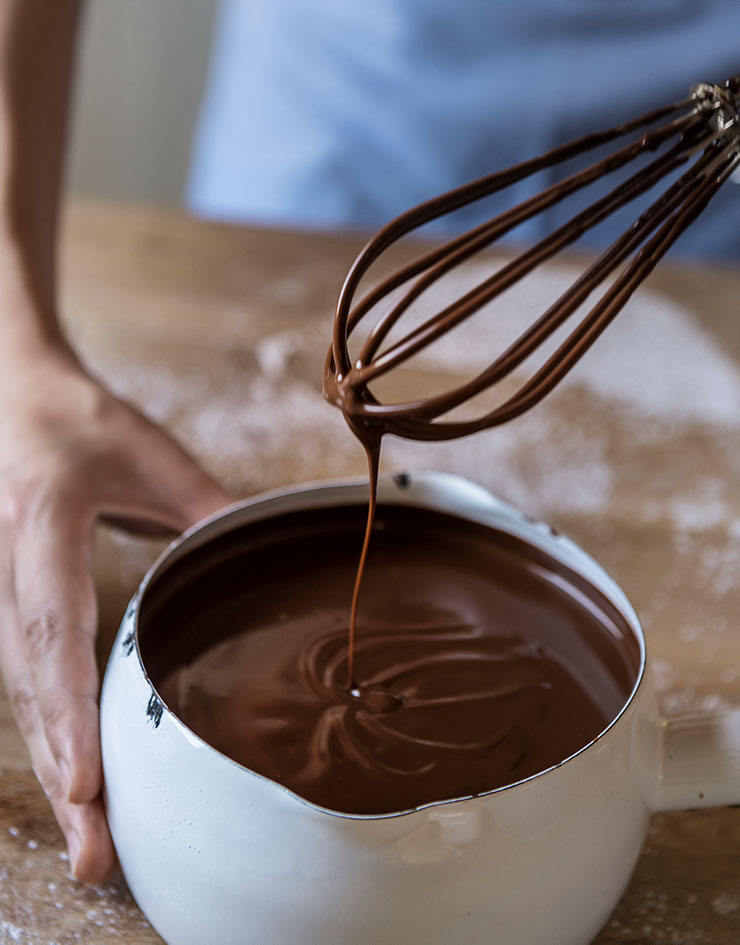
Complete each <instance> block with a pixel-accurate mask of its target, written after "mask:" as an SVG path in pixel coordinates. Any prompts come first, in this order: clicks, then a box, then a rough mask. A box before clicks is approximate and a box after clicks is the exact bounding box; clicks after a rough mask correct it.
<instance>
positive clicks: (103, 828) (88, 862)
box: [51, 797, 117, 884]
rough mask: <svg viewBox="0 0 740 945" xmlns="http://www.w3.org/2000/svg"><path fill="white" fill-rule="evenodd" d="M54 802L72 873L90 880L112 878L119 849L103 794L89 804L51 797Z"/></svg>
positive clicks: (87, 880) (84, 881)
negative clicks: (108, 818) (106, 811)
mask: <svg viewBox="0 0 740 945" xmlns="http://www.w3.org/2000/svg"><path fill="white" fill-rule="evenodd" d="M51 806H52V808H53V810H54V815H55V817H56V819H57V821H58V822H59V825H60V827H61V828H62V830H63V831H64V836H65V838H66V840H67V849H68V850H69V866H70V870H71V872H72V873H73V875H74V876H76V877H77V878H78V879H80V880H82V882H83V883H90V884H97V883H103V882H105V881H106V880H107V879H110V877H111V875H112V874H113V872H114V871H115V869H116V862H117V861H116V851H115V848H114V846H113V841H112V839H111V836H110V832H109V830H108V824H107V823H106V820H105V812H104V810H103V802H102V800H101V798H100V797H97V798H96V799H95V800H94V801H92V802H91V803H89V804H68V803H66V802H64V801H59V800H54V799H52V801H51Z"/></svg>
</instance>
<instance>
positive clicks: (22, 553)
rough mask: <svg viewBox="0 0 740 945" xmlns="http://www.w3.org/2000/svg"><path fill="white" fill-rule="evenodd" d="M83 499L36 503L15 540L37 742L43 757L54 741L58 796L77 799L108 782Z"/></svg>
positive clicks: (19, 626)
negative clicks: (103, 756)
mask: <svg viewBox="0 0 740 945" xmlns="http://www.w3.org/2000/svg"><path fill="white" fill-rule="evenodd" d="M82 506H83V503H82V502H81V501H80V499H79V497H71V496H57V497H55V498H54V499H51V500H48V501H45V502H43V501H39V502H37V503H35V509H34V514H33V515H32V516H29V518H28V520H27V523H26V524H25V527H24V528H22V529H21V531H20V533H18V534H17V535H16V536H15V541H14V547H13V586H12V591H13V596H14V600H15V612H16V620H15V634H16V636H17V639H16V646H17V647H18V648H19V649H20V651H21V652H22V653H23V655H24V657H25V660H26V665H27V667H28V673H29V675H30V681H31V686H32V691H33V693H34V694H35V699H36V706H37V711H38V714H39V716H40V719H41V725H42V731H41V732H39V731H38V729H37V727H34V728H33V729H32V731H31V733H30V735H29V736H28V741H29V748H30V750H31V753H32V756H33V760H34V764H37V758H39V759H41V758H42V757H43V744H42V741H43V742H45V743H46V745H47V746H48V750H49V752H50V753H51V757H52V759H53V762H54V764H55V766H56V784H55V786H54V791H53V794H52V796H54V797H59V798H62V799H64V800H66V801H69V802H71V803H73V804H82V803H87V802H90V801H92V800H93V799H94V798H95V797H97V795H98V793H99V791H100V786H101V782H102V771H101V761H100V744H99V735H98V709H97V695H98V671H97V666H96V662H95V652H94V637H95V621H96V607H95V592H94V587H93V583H92V578H91V574H90V558H91V544H92V538H91V532H92V522H91V521H90V518H89V513H87V514H86V513H85V512H84V511H83V509H82ZM39 773H41V772H39ZM42 783H43V782H42ZM44 786H45V787H46V783H44ZM50 793H51V792H50Z"/></svg>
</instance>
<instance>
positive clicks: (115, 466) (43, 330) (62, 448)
mask: <svg viewBox="0 0 740 945" xmlns="http://www.w3.org/2000/svg"><path fill="white" fill-rule="evenodd" d="M79 16H80V2H79V0H54V2H49V0H0V670H1V671H2V676H3V680H4V682H5V686H6V689H7V692H8V697H9V699H10V702H11V705H12V708H13V711H14V714H15V716H16V719H17V721H18V725H19V727H20V729H21V732H22V733H23V736H24V738H25V739H26V742H27V744H28V748H29V751H30V754H31V759H32V763H33V766H34V770H35V771H36V774H37V776H38V778H39V780H40V781H41V784H42V786H43V787H44V790H45V791H46V793H47V795H48V796H49V799H50V801H51V804H52V806H53V808H54V812H55V814H56V817H57V819H58V821H59V823H60V825H61V827H62V829H63V831H64V833H65V836H66V838H67V844H68V847H69V851H70V866H71V869H72V871H73V872H74V873H75V874H76V875H77V876H79V877H80V878H82V879H84V880H85V881H88V882H97V881H100V880H102V879H103V878H105V876H106V875H107V874H108V873H109V872H110V870H111V869H112V867H113V865H114V862H115V854H114V851H113V847H112V843H111V840H110V836H109V834H108V830H107V826H106V824H105V817H104V815H103V808H102V804H101V800H100V789H101V780H102V774H101V763H100V748H99V738H98V710H97V696H98V685H99V680H98V674H97V667H96V664H95V658H94V648H93V641H94V637H95V627H96V610H95V594H94V587H93V583H92V578H91V573H90V568H91V560H92V541H93V530H94V525H95V522H96V520H97V519H99V518H101V517H107V518H113V519H116V520H124V521H129V522H131V523H142V522H144V523H149V524H150V525H158V526H164V527H166V528H167V529H172V530H181V529H182V528H184V527H186V526H187V525H189V524H191V523H192V522H193V521H195V520H197V519H198V518H200V517H202V516H203V515H206V514H208V513H210V512H212V511H214V510H216V509H217V508H219V507H220V506H221V505H223V504H224V503H225V502H226V501H227V497H226V496H225V494H224V493H223V492H222V491H221V490H220V489H219V488H218V487H217V486H216V484H215V483H214V482H213V481H212V480H210V479H209V478H208V477H207V476H206V475H205V474H204V473H203V472H202V471H201V470H200V469H199V468H198V467H197V466H196V465H195V464H194V463H193V462H192V461H191V460H190V459H189V458H188V457H187V455H186V454H185V453H184V452H183V451H182V450H181V449H180V447H178V446H177V445H176V444H175V443H174V442H173V441H172V440H171V439H170V438H169V437H167V436H166V435H165V434H164V433H163V432H162V431H160V430H159V429H158V428H157V427H155V426H154V425H153V424H151V423H149V422H148V421H147V420H146V419H145V418H144V417H143V416H142V415H141V414H139V413H138V412H136V411H135V410H133V409H132V408H131V407H129V406H128V405H126V404H124V403H122V402H121V401H119V400H117V399H116V398H114V397H113V396H112V395H111V394H110V393H108V392H107V391H106V390H105V389H104V388H103V387H102V386H101V385H99V384H98V383H96V382H95V381H94V380H93V379H92V378H91V377H90V376H89V375H88V374H87V373H86V372H85V370H84V369H83V367H82V366H81V365H80V363H79V361H78V360H77V358H76V357H75V355H74V353H73V351H72V350H71V348H70V347H69V345H68V344H67V342H66V340H65V338H64V336H63V333H62V331H61V329H60V327H59V324H58V320H57V302H56V239H57V219H58V206H59V190H60V180H61V176H62V167H63V155H64V143H65V134H66V125H67V113H68V107H69V93H70V86H71V75H72V67H73V60H74V51H75V40H76V31H77V23H78V20H79Z"/></svg>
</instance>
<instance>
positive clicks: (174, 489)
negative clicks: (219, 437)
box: [100, 426, 234, 532]
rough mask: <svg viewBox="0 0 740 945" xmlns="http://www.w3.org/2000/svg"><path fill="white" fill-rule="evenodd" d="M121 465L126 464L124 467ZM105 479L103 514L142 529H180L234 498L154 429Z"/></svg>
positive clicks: (187, 526) (180, 448)
mask: <svg viewBox="0 0 740 945" xmlns="http://www.w3.org/2000/svg"><path fill="white" fill-rule="evenodd" d="M121 463H123V464H124V465H123V466H122V465H121ZM116 465H117V468H116V469H115V470H110V472H111V473H112V475H108V476H105V477H104V481H105V483H106V487H105V490H104V495H103V496H102V501H101V510H100V511H101V513H102V514H103V515H104V516H105V518H107V519H109V520H110V519H117V520H125V521H126V522H127V523H128V524H129V525H132V524H135V525H136V526H138V527H139V528H141V529H149V530H151V525H152V524H153V523H156V525H159V526H164V527H165V528H166V529H170V530H173V531H177V532H179V531H182V530H183V529H185V528H189V527H190V526H191V525H192V524H194V523H195V522H197V521H199V520H200V519H201V518H205V517H206V516H208V515H213V514H214V513H215V512H217V511H219V510H220V509H222V508H223V507H224V506H225V505H228V504H229V503H231V502H233V501H234V496H232V495H230V494H229V493H228V492H226V491H225V490H224V489H223V488H222V487H221V486H220V485H219V484H218V483H217V482H216V481H215V480H214V479H213V478H212V477H211V476H210V475H209V474H208V473H207V472H205V470H204V469H202V467H201V466H200V465H198V463H196V462H195V460H194V459H192V457H190V456H189V455H188V453H186V451H185V450H184V449H183V448H182V447H181V446H180V445H179V444H178V443H177V442H175V440H173V439H172V438H171V437H170V436H169V435H167V434H166V433H164V432H163V431H161V430H159V429H158V428H156V427H153V426H152V427H150V428H149V430H148V431H147V435H146V436H145V437H144V438H143V441H142V442H140V443H138V444H136V445H135V446H134V447H133V448H130V449H129V450H128V452H127V453H126V454H125V456H124V457H123V458H121V456H120V454H119V457H118V463H117V464H116Z"/></svg>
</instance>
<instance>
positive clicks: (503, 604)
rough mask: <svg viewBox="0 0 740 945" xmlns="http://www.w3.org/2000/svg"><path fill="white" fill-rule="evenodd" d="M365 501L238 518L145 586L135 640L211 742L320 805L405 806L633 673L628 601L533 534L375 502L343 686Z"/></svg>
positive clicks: (462, 781) (455, 785) (533, 758)
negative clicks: (607, 593) (597, 585)
mask: <svg viewBox="0 0 740 945" xmlns="http://www.w3.org/2000/svg"><path fill="white" fill-rule="evenodd" d="M363 517H364V512H363V510H362V509H361V508H359V507H347V508H335V509H328V510H327V509H321V510H311V511H307V512H296V513H292V514H289V515H285V516H282V517H279V518H275V519H270V520H268V521H265V522H258V523H255V524H252V525H249V526H246V527H244V528H242V529H240V530H238V531H236V532H234V533H231V534H229V535H227V536H224V537H222V538H220V539H218V540H216V541H214V542H211V543H210V544H209V545H208V546H207V547H206V548H204V549H202V550H197V551H194V552H192V553H191V554H189V555H188V556H186V557H185V558H183V559H182V560H180V561H179V562H177V563H176V564H175V565H174V566H173V567H171V568H170V569H169V570H168V571H167V573H166V575H164V577H161V578H159V579H158V580H157V581H155V583H154V584H153V585H152V587H151V589H150V590H149V591H148V592H147V596H146V598H145V600H144V603H143V605H142V611H141V618H140V626H139V639H140V645H141V650H142V656H143V658H144V661H145V665H146V666H147V669H148V671H149V674H150V677H151V678H152V681H153V682H154V684H155V685H156V687H157V688H158V690H159V693H160V695H161V696H162V697H163V699H164V700H165V702H166V703H167V705H169V707H170V708H171V709H172V710H173V711H174V712H175V713H176V714H177V715H178V716H179V717H180V718H181V719H182V720H183V721H184V722H185V723H186V724H187V725H188V726H189V727H190V728H191V729H192V730H193V731H194V732H196V733H197V734H198V735H200V736H201V737H202V738H203V739H204V740H205V741H207V742H208V743H210V744H211V745H213V746H214V747H216V748H217V749H219V750H220V751H222V752H224V753H225V754H227V755H229V756H230V757H232V758H234V759H235V760H236V761H238V762H240V763H242V764H244V765H246V766H247V767H249V768H251V769H253V770H254V771H257V772H259V773H260V774H262V775H265V776H266V777H269V778H272V779H274V780H275V781H277V782H279V783H280V784H283V785H285V786H286V787H288V788H290V789H291V790H293V791H295V792H296V793H298V794H299V795H301V796H302V797H304V798H307V799H308V800H310V801H313V802H314V803H316V804H319V805H321V806H323V807H326V808H329V809H332V810H337V811H342V812H347V813H357V814H374V813H387V812H392V811H400V810H406V809H409V808H412V807H416V806H418V805H420V804H425V803H427V802H431V801H439V800H443V799H447V798H454V797H462V796H470V795H476V794H480V793H482V792H485V791H489V790H491V789H493V788H495V787H498V786H501V785H504V784H508V783H511V782H514V781H517V780H520V779H522V778H526V777H527V776H529V775H532V774H535V773H536V772H539V771H542V770H543V769H546V768H548V767H550V766H551V765H554V764H557V763H558V762H560V761H561V760H562V759H564V758H566V757H568V756H569V755H571V754H572V753H573V752H575V751H577V750H578V749H580V748H582V747H583V746H584V745H586V744H587V743H588V742H589V741H590V740H591V739H593V738H594V737H596V736H597V735H598V734H599V733H600V732H601V731H602V730H603V729H604V728H605V727H606V725H608V723H609V722H610V721H611V720H612V719H613V718H614V717H615V715H616V714H617V713H618V712H619V710H620V709H621V707H622V706H623V705H624V703H625V700H626V698H627V696H628V694H629V692H630V690H631V688H632V686H633V684H634V681H635V678H636V673H637V667H638V664H639V653H638V648H637V644H636V642H635V639H634V636H633V635H632V633H631V631H630V629H629V627H628V626H627V625H626V623H625V621H624V618H622V617H621V615H620V614H619V612H618V611H617V610H616V609H615V608H614V607H613V606H612V605H611V604H610V603H609V602H608V601H607V600H606V599H605V598H604V597H603V596H602V595H601V594H600V593H599V592H598V591H596V590H595V589H594V588H593V587H592V586H591V585H589V584H588V583H587V582H585V581H584V580H583V579H582V578H580V577H579V576H577V575H576V574H574V573H572V572H571V571H569V570H568V569H567V568H565V567H563V565H561V564H560V563H558V562H557V561H555V560H554V559H552V558H550V557H549V556H548V555H546V554H544V553H542V552H540V551H538V550H537V549H535V548H533V547H532V546H530V545H528V544H526V543H524V542H521V541H519V540H518V539H515V538H512V537H510V536H507V535H505V534H503V533H501V532H498V531H496V530H494V529H491V528H488V527H486V526H483V525H477V524H474V523H471V522H468V521H466V520H463V519H459V518H456V517H454V516H450V515H444V514H441V513H438V512H432V511H429V510H424V509H419V508H413V507H399V506H382V505H381V506H380V507H379V509H378V512H377V521H376V529H375V532H374V534H373V541H372V543H371V546H370V549H369V553H368V557H367V565H366V571H365V577H364V582H363V588H362V597H361V599H360V603H359V625H360V627H361V633H360V634H359V636H358V639H357V641H356V655H355V659H356V662H355V674H354V675H355V683H354V686H353V687H352V688H351V689H348V687H347V679H348V677H349V676H350V675H351V674H350V673H349V669H348V645H347V643H348V625H347V616H348V613H347V611H348V608H347V602H348V600H349V599H350V594H351V590H352V586H353V581H354V578H355V569H356V563H357V556H358V553H359V551H360V546H361V544H362V533H363Z"/></svg>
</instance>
